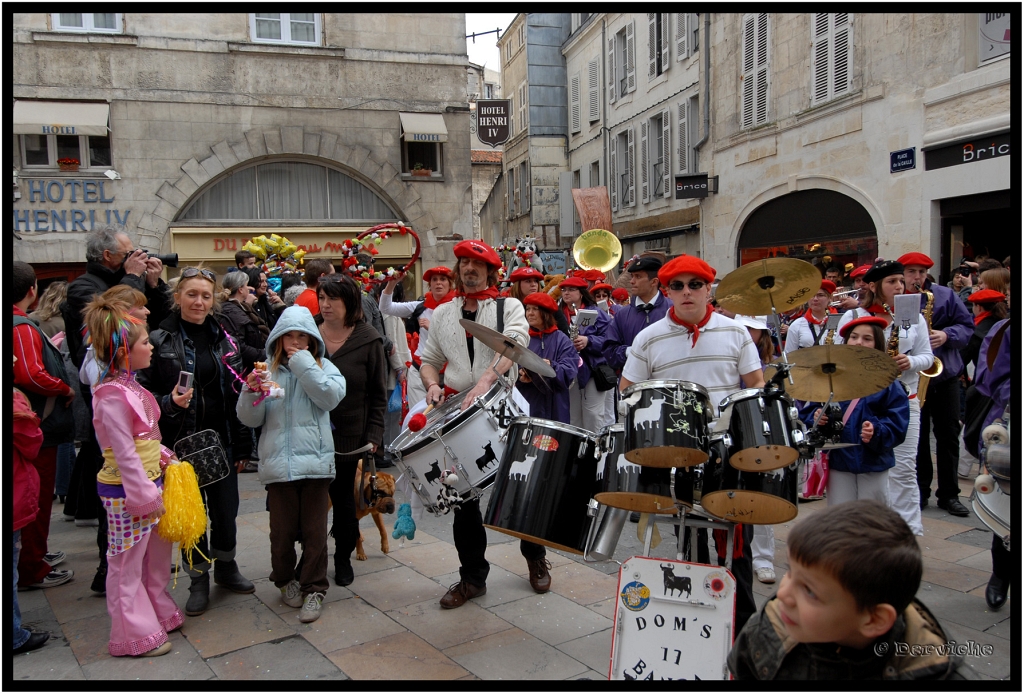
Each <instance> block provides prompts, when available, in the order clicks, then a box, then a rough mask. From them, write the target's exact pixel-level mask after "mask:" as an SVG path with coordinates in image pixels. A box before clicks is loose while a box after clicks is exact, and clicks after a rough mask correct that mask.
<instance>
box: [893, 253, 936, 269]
mask: <svg viewBox="0 0 1024 694" xmlns="http://www.w3.org/2000/svg"><path fill="white" fill-rule="evenodd" d="M896 262H898V263H900V264H902V265H903V267H907V266H908V265H923V266H924V267H925V268H930V267H931V266H932V265H934V264H935V263H934V262H932V259H931V258H929V257H928V256H926V255H925V254H924V253H904V254H903V255H901V256H900V257H899V258H897V259H896Z"/></svg>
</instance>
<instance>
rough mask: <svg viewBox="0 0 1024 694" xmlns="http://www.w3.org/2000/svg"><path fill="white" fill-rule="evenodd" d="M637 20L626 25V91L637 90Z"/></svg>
mask: <svg viewBox="0 0 1024 694" xmlns="http://www.w3.org/2000/svg"><path fill="white" fill-rule="evenodd" d="M634 34H636V20H633V21H632V22H630V23H629V24H627V25H626V91H627V92H634V91H636V41H635V40H634Z"/></svg>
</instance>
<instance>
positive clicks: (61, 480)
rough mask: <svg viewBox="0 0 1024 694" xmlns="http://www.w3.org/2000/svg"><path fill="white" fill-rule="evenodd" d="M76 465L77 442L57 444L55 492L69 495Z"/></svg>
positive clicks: (60, 494) (59, 494)
mask: <svg viewBox="0 0 1024 694" xmlns="http://www.w3.org/2000/svg"><path fill="white" fill-rule="evenodd" d="M74 466H75V444H74V443H62V444H60V445H59V446H57V481H56V483H55V485H54V486H55V489H54V493H55V494H57V495H58V496H67V494H68V486H70V484H71V469H72V468H73V467H74Z"/></svg>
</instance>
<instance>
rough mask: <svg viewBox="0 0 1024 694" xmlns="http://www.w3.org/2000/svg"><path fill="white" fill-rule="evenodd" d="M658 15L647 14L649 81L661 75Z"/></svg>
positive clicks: (654, 13) (653, 13)
mask: <svg viewBox="0 0 1024 694" xmlns="http://www.w3.org/2000/svg"><path fill="white" fill-rule="evenodd" d="M657 16H658V14H657V13H656V12H648V13H647V79H648V80H651V79H654V78H655V77H657V76H658V75H660V74H661V72H660V71H659V70H658V56H659V54H660V51H659V50H658V49H659V48H660V45H659V42H658V36H657V31H658V22H657V19H656V18H657Z"/></svg>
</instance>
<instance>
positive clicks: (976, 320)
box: [974, 311, 992, 325]
mask: <svg viewBox="0 0 1024 694" xmlns="http://www.w3.org/2000/svg"><path fill="white" fill-rule="evenodd" d="M991 315H992V312H991V311H982V312H981V313H979V314H978V315H976V316H975V317H974V324H975V325H980V324H981V321H983V320H985V319H986V318H988V317H989V316H991Z"/></svg>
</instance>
